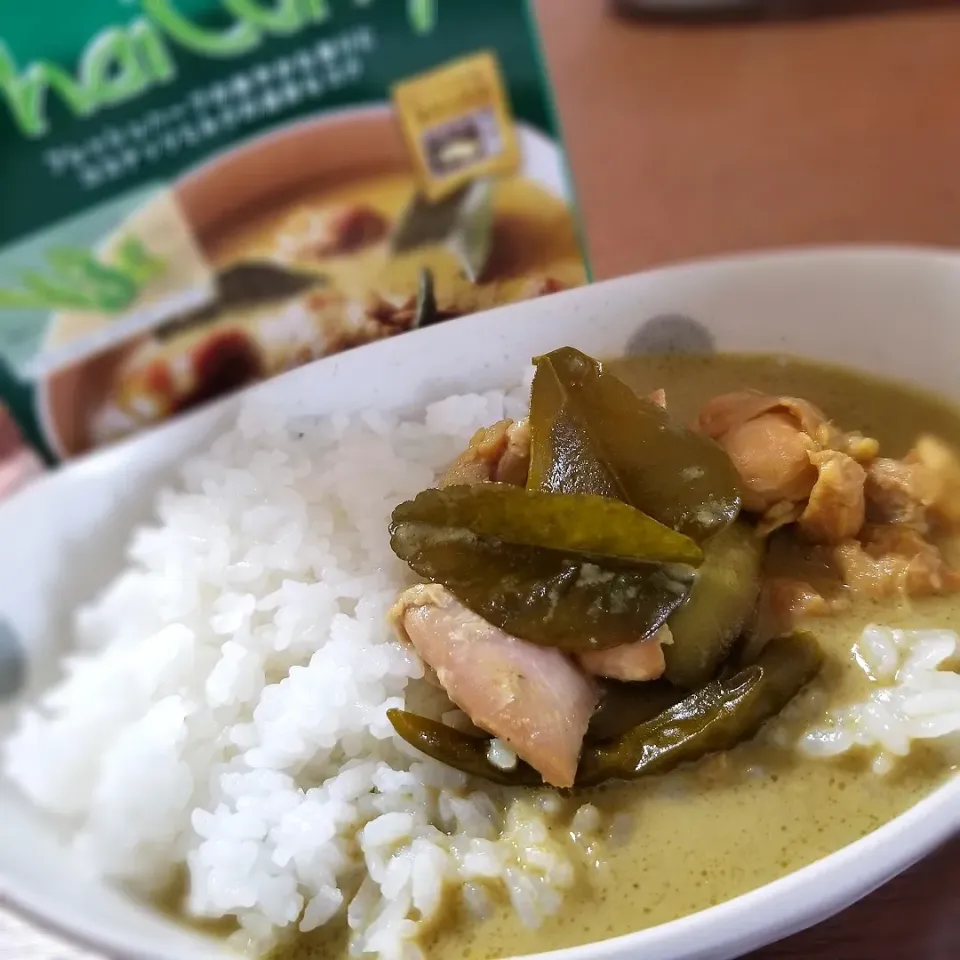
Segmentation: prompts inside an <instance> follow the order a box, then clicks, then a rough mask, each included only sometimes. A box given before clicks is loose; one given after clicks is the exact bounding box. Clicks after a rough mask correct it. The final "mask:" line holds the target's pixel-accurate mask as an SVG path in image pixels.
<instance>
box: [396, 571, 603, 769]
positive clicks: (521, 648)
mask: <svg viewBox="0 0 960 960" xmlns="http://www.w3.org/2000/svg"><path fill="white" fill-rule="evenodd" d="M391 616H392V618H393V620H394V622H395V623H397V624H398V626H399V627H400V628H401V632H402V634H403V635H404V636H405V637H406V638H407V639H408V640H409V641H410V643H411V644H412V645H413V647H414V648H415V649H416V651H417V653H419V654H420V656H421V657H422V658H423V659H424V661H426V663H427V664H428V665H429V666H430V667H432V668H433V670H434V671H435V672H436V675H437V679H438V680H439V681H440V684H441V685H442V686H443V689H444V690H445V691H446V693H447V696H448V697H449V698H450V699H451V700H452V701H453V703H455V704H456V705H457V706H458V707H459V708H460V709H461V710H462V711H463V712H464V713H465V714H466V715H467V716H468V717H469V718H470V719H471V721H473V723H475V724H476V725H477V726H478V727H480V728H481V729H483V730H486V731H487V732H488V733H491V734H493V736H495V737H499V738H500V739H501V740H503V741H505V742H506V743H508V744H509V745H510V746H511V747H512V748H513V749H514V750H515V751H516V753H517V755H518V756H519V757H520V758H522V759H523V760H525V761H526V762H527V763H529V764H530V766H532V767H533V768H534V769H535V770H537V771H538V772H539V773H540V775H541V776H542V777H543V779H544V781H545V782H546V783H549V784H552V785H553V786H555V787H571V786H573V781H574V777H575V775H576V772H577V763H578V761H579V758H580V748H581V745H582V743H583V737H584V734H585V733H586V731H587V725H588V724H589V722H590V717H591V716H592V714H593V711H594V709H595V708H596V706H597V701H598V691H597V688H596V686H595V685H594V683H593V682H592V681H591V680H590V679H589V678H588V677H587V676H586V675H584V674H583V673H582V672H581V671H580V670H579V669H578V668H577V667H576V666H575V665H574V664H573V662H572V661H571V660H570V659H568V658H567V657H566V656H565V655H564V654H562V653H560V651H558V650H554V649H552V648H549V647H540V646H536V645H535V644H532V643H527V642H526V641H524V640H519V639H517V638H516V637H512V636H510V635H509V634H507V633H504V631H503V630H500V629H498V628H497V627H495V626H493V625H492V624H490V623H487V621H485V620H483V619H482V618H481V617H479V616H477V615H476V614H475V613H472V612H471V611H470V610H468V609H467V608H466V607H464V606H463V605H462V604H461V603H460V602H459V601H458V600H457V599H456V598H455V597H453V595H452V594H450V593H449V591H447V590H446V589H444V588H443V587H440V586H437V585H436V584H430V585H426V586H417V587H412V588H411V589H410V590H407V591H406V592H405V593H404V594H403V596H402V597H401V598H400V600H399V601H398V602H397V604H396V605H395V607H394V609H393V611H392V614H391Z"/></svg>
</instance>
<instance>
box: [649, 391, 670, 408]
mask: <svg viewBox="0 0 960 960" xmlns="http://www.w3.org/2000/svg"><path fill="white" fill-rule="evenodd" d="M647 399H648V400H650V401H651V402H653V403H655V404H656V405H657V406H658V407H661V408H662V409H664V410H666V409H667V391H666V390H664V389H663V387H661V388H660V389H659V390H654V391H653V393H651V394H649V395H648V396H647Z"/></svg>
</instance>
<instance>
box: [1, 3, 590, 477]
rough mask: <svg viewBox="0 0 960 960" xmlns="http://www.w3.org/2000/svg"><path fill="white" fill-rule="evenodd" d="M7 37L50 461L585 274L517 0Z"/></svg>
mask: <svg viewBox="0 0 960 960" xmlns="http://www.w3.org/2000/svg"><path fill="white" fill-rule="evenodd" d="M41 23H42V24H43V29H40V28H39V25H40V24H41ZM0 40H2V42H0V183H2V184H3V187H2V191H3V193H2V201H0V357H2V371H0V372H2V377H0V387H2V397H0V399H2V400H3V401H4V402H5V403H6V404H7V405H8V407H9V408H10V409H11V410H12V411H13V413H14V414H15V416H16V418H17V420H18V421H19V423H20V426H21V429H22V430H23V432H24V434H25V435H26V436H27V437H28V438H29V439H30V440H31V441H32V442H33V443H34V444H35V445H36V446H37V448H38V449H39V450H40V451H41V453H42V454H43V455H44V456H45V457H46V458H48V459H50V460H52V461H56V460H60V459H65V458H69V457H71V456H74V455H77V454H80V453H83V452H84V451H87V450H89V449H91V448H94V447H96V446H98V445H101V444H103V443H107V442H110V441H112V440H115V439H117V438H120V437H123V436H126V435H129V434H131V433H134V432H136V431H138V430H140V429H142V428H144V427H146V426H149V425H151V424H155V423H158V422H160V421H163V420H165V419H167V418H169V417H171V416H174V415H175V414H177V413H179V412H182V411H185V410H189V409H191V408H193V407H196V406H197V405H199V404H201V403H203V402H205V401H207V400H209V399H212V398H214V397H216V396H219V395H222V394H224V393H226V392H228V391H231V390H233V389H236V388H238V387H241V386H243V385H245V384H249V383H252V382H255V381H258V380H261V379H263V378H266V377H270V376H272V375H274V374H277V373H280V372H282V371H284V370H288V369H290V368H292V367H295V366H298V365H300V364H303V363H306V362H308V361H310V360H313V359H316V358H319V357H322V356H325V355H329V354H331V353H335V352H337V351H340V350H343V349H346V348H348V347H355V346H361V345H363V344H366V343H369V342H371V341H374V340H379V339H381V338H384V337H389V336H393V335H394V334H397V333H401V332H403V331H406V330H410V329H412V328H415V327H422V326H425V325H427V324H432V323H436V322H439V321H445V320H448V319H452V318H456V317H459V316H463V315H465V314H469V313H473V312H475V311H477V310H482V309H484V308H487V307H491V306H495V305H498V304H502V303H505V302H509V301H514V300H519V299H524V298H528V297H533V296H539V295H542V294H546V293H551V292H553V291H556V290H561V289H565V288H568V287H572V286H577V285H579V284H582V283H584V282H585V281H586V279H587V268H586V264H585V260H584V255H583V253H582V251H581V248H580V243H579V237H578V232H577V226H576V220H575V215H574V212H573V209H572V200H571V192H570V188H569V185H568V182H567V177H566V168H565V162H564V155H563V150H562V146H561V144H560V142H559V138H558V131H557V126H556V123H555V121H554V117H553V114H552V109H551V101H550V95H549V89H548V85H547V80H546V78H545V75H544V72H543V68H542V65H541V60H540V56H539V50H538V41H537V37H536V32H535V27H534V25H533V21H532V17H531V14H530V11H529V10H528V9H527V5H526V3H525V2H523V0H447V2H439V0H366V2H360V0H83V2H82V3H80V2H77V0H33V2H32V3H31V4H30V5H29V9H27V8H25V7H24V6H23V5H21V4H17V3H8V4H4V5H3V6H2V7H0Z"/></svg>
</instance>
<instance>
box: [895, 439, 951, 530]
mask: <svg viewBox="0 0 960 960" xmlns="http://www.w3.org/2000/svg"><path fill="white" fill-rule="evenodd" d="M906 461H907V462H908V463H910V464H916V465H918V466H919V467H921V468H922V469H923V473H922V474H921V484H922V486H923V491H924V494H925V497H926V499H927V503H928V505H929V507H930V510H931V512H932V513H933V514H934V516H935V517H936V519H937V520H939V521H940V522H941V523H942V524H944V525H946V526H948V527H960V455H958V454H957V452H956V451H955V450H953V449H951V448H950V447H949V446H947V444H945V443H944V442H943V441H942V440H939V439H937V437H933V436H930V435H925V436H922V437H920V439H919V440H918V441H917V445H916V446H915V447H914V448H913V450H911V451H910V453H908V454H907V457H906Z"/></svg>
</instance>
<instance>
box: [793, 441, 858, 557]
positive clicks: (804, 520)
mask: <svg viewBox="0 0 960 960" xmlns="http://www.w3.org/2000/svg"><path fill="white" fill-rule="evenodd" d="M810 462H811V463H812V464H813V465H814V466H815V467H816V468H817V470H818V472H819V476H818V477H817V482H816V483H815V484H814V485H813V490H811V491H810V499H809V500H808V501H807V505H806V507H805V508H804V510H803V513H802V514H800V519H799V520H798V521H797V525H798V527H799V528H800V531H801V532H802V533H803V534H804V536H805V537H807V539H809V540H813V541H814V542H815V543H840V542H841V541H842V540H846V539H848V538H849V537H853V536H856V534H857V532H858V531H859V530H860V528H861V527H862V526H863V520H864V511H865V507H864V495H863V484H864V480H865V479H866V472H865V471H864V469H863V467H861V466H860V464H859V463H857V461H856V460H854V459H853V458H852V457H848V456H847V455H846V454H845V453H838V452H837V451H836V450H822V451H820V452H819V453H811V454H810Z"/></svg>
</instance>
